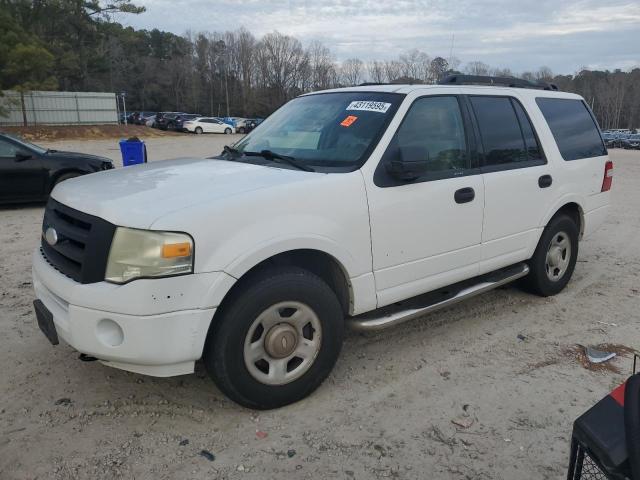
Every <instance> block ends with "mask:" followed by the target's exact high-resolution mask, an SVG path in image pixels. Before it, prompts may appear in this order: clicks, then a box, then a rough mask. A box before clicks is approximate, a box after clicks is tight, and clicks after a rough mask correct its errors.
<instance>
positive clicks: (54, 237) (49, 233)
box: [44, 227, 58, 247]
mask: <svg viewBox="0 0 640 480" xmlns="http://www.w3.org/2000/svg"><path fill="white" fill-rule="evenodd" d="M44 239H45V240H46V241H47V243H48V244H49V245H51V246H52V247H53V246H54V245H55V244H56V243H58V232H56V229H55V228H53V227H49V228H47V230H46V231H45V232H44Z"/></svg>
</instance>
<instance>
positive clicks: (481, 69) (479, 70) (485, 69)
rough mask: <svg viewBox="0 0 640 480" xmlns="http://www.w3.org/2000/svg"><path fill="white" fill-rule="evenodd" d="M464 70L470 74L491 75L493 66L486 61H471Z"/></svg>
mask: <svg viewBox="0 0 640 480" xmlns="http://www.w3.org/2000/svg"><path fill="white" fill-rule="evenodd" d="M464 71H465V72H466V73H468V74H469V75H481V76H486V75H489V72H490V71H491V67H490V66H489V65H487V64H486V63H484V62H469V63H467V66H466V67H465V68H464Z"/></svg>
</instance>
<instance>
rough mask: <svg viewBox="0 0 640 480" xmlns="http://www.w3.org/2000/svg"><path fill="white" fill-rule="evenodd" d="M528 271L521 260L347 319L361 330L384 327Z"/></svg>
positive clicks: (527, 267) (512, 278)
mask: <svg viewBox="0 0 640 480" xmlns="http://www.w3.org/2000/svg"><path fill="white" fill-rule="evenodd" d="M528 273H529V266H528V265H527V264H526V263H518V264H516V265H512V266H510V267H506V268H502V269H500V270H496V271H495V272H491V273H487V274H485V275H480V276H479V277H475V278H472V279H470V280H465V281H463V282H459V283H456V284H454V285H450V286H448V287H445V288H441V289H439V290H434V291H433V292H429V293H425V294H423V295H420V296H417V297H414V298H411V299H409V300H404V301H402V302H398V303H394V304H393V305H389V306H386V307H383V308H380V309H378V310H374V311H372V312H367V313H363V314H362V315H358V316H355V317H351V318H350V319H348V321H347V322H348V325H349V327H350V328H352V329H353V330H358V331H361V332H370V331H376V330H383V329H385V328H389V327H392V326H395V325H398V324H400V323H404V322H406V321H409V320H413V319H414V318H418V317H421V316H423V315H426V314H427V313H431V312H435V311H436V310H440V309H442V308H445V307H449V306H451V305H454V304H456V303H458V302H461V301H462V300H465V299H467V298H471V297H474V296H476V295H480V294H481V293H484V292H488V291H489V290H493V289H494V288H498V287H501V286H502V285H506V284H507V283H509V282H513V281H514V280H517V279H518V278H522V277H524V276H526V275H527V274H528Z"/></svg>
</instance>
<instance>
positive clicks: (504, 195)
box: [467, 95, 555, 273]
mask: <svg viewBox="0 0 640 480" xmlns="http://www.w3.org/2000/svg"><path fill="white" fill-rule="evenodd" d="M467 99H468V102H469V106H470V109H471V111H472V112H473V117H474V119H475V132H476V135H477V138H478V145H479V148H478V150H479V155H480V168H481V172H482V177H483V180H484V188H485V199H484V202H485V208H484V221H483V226H482V259H481V262H480V273H484V272H489V271H492V270H495V269H497V268H501V267H504V266H507V265H511V264H513V263H517V262H519V261H522V260H526V259H527V258H529V257H530V256H531V252H532V251H533V249H534V248H535V245H536V243H537V240H538V238H539V236H540V230H541V228H540V226H539V225H538V222H539V221H540V219H541V218H542V217H544V215H545V213H546V212H547V210H548V209H549V208H550V207H551V204H552V203H553V201H554V198H555V197H554V185H553V177H552V175H551V170H550V166H549V164H548V163H547V160H546V158H545V154H544V152H543V150H542V147H541V145H540V142H539V140H538V136H537V134H536V131H535V129H534V127H533V124H532V122H531V120H530V118H529V116H528V115H527V113H526V111H525V109H524V108H523V106H522V104H521V103H520V101H519V100H518V99H516V98H515V97H509V96H483V95H470V96H468V97H467Z"/></svg>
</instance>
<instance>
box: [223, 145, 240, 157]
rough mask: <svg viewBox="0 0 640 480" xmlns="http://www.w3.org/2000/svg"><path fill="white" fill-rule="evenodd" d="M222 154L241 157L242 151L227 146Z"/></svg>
mask: <svg viewBox="0 0 640 480" xmlns="http://www.w3.org/2000/svg"><path fill="white" fill-rule="evenodd" d="M222 153H228V154H229V155H240V150H238V149H237V148H233V147H230V146H229V145H225V146H224V148H223V149H222Z"/></svg>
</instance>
